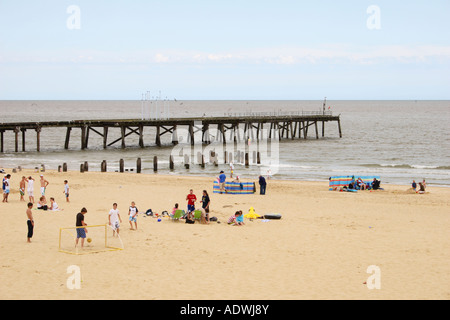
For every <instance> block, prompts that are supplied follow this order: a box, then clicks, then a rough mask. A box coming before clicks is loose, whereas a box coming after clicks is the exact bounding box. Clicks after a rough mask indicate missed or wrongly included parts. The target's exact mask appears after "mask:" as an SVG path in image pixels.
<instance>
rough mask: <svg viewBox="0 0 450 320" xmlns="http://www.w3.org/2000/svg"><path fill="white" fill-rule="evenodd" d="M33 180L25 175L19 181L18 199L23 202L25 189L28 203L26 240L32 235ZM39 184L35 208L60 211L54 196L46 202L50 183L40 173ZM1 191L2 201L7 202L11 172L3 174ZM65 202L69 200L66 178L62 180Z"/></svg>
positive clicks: (29, 240)
mask: <svg viewBox="0 0 450 320" xmlns="http://www.w3.org/2000/svg"><path fill="white" fill-rule="evenodd" d="M34 182H35V179H34V178H33V177H32V176H29V177H26V176H22V179H21V180H20V182H19V194H20V199H19V201H23V202H25V201H26V200H25V191H26V192H27V195H28V203H27V210H26V215H27V229H28V233H27V242H31V238H32V237H33V233H34V218H33V212H32V209H33V207H34V204H35V199H34ZM39 184H40V197H39V201H38V202H37V206H36V209H38V210H43V211H60V210H63V209H61V208H60V207H59V205H58V204H57V203H56V201H55V198H54V197H50V204H47V199H46V197H45V192H46V189H47V186H48V185H49V184H50V182H49V181H48V180H46V179H45V178H44V175H43V174H41V175H40V179H39ZM2 192H3V202H4V203H8V200H9V194H10V193H11V174H5V175H4V177H3V180H2ZM63 193H64V194H65V198H66V202H70V200H69V183H68V181H67V180H64V191H63Z"/></svg>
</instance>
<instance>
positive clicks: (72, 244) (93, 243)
mask: <svg viewBox="0 0 450 320" xmlns="http://www.w3.org/2000/svg"><path fill="white" fill-rule="evenodd" d="M83 228H85V229H86V231H87V232H86V233H85V234H86V238H85V239H84V244H83V247H81V238H80V239H78V244H77V245H76V240H77V229H83ZM122 249H123V243H122V240H121V239H120V236H119V235H118V234H117V232H113V228H112V227H111V226H109V225H107V224H102V225H92V226H84V227H71V228H60V229H59V244H58V250H59V251H60V252H64V253H70V254H88V253H97V252H104V251H114V250H122Z"/></svg>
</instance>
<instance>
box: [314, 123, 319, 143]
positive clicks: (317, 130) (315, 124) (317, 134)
mask: <svg viewBox="0 0 450 320" xmlns="http://www.w3.org/2000/svg"><path fill="white" fill-rule="evenodd" d="M314 127H315V128H316V139H319V128H318V126H317V120H316V121H314Z"/></svg>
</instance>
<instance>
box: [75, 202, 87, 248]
mask: <svg viewBox="0 0 450 320" xmlns="http://www.w3.org/2000/svg"><path fill="white" fill-rule="evenodd" d="M86 213H87V209H86V208H82V209H81V211H80V212H79V213H78V214H77V221H76V224H75V226H76V227H77V239H76V240H75V248H76V247H77V246H78V241H79V240H80V239H81V248H83V247H84V239H86V233H87V232H88V231H87V228H85V227H86V226H87V224H86V223H85V222H84V216H85V214H86Z"/></svg>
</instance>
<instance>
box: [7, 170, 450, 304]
mask: <svg viewBox="0 0 450 320" xmlns="http://www.w3.org/2000/svg"><path fill="white" fill-rule="evenodd" d="M7 172H8V173H11V170H8V171H7ZM23 175H24V176H29V175H31V176H33V177H34V179H36V182H35V187H34V194H35V198H36V201H38V195H39V181H38V180H39V173H36V172H34V171H33V170H23V171H22V172H17V173H13V174H12V179H11V190H12V191H11V194H10V196H9V203H0V219H1V221H2V222H1V225H2V226H3V228H2V231H1V232H0V256H1V263H0V282H1V283H2V285H1V287H0V299H133V300H139V299H156V300H165V299H179V300H204V299H213V300H217V299H218V300H227V299H243V300H245V299H256V300H258V299H269V300H272V299H275V300H279V299H287V300H298V299H449V298H450V276H449V273H448V270H449V267H450V250H449V249H450V237H449V233H448V230H449V226H450V220H449V212H450V210H449V209H450V188H439V187H428V188H427V191H428V193H427V194H423V195H419V194H414V193H410V192H407V189H409V186H399V185H386V184H384V185H383V184H382V187H384V188H385V190H384V191H374V192H370V191H360V192H357V193H351V192H336V191H329V190H328V183H327V182H301V181H300V182H299V181H279V180H269V181H268V187H267V194H266V195H264V196H262V195H259V194H258V193H256V194H254V195H220V194H213V192H212V186H213V180H214V177H211V178H204V177H190V176H178V175H158V174H155V175H153V174H150V175H139V174H136V173H112V172H111V173H100V172H85V173H79V172H66V173H58V172H56V171H48V170H47V171H46V172H45V173H44V175H45V178H46V179H47V180H48V181H49V182H50V184H49V186H48V187H47V190H46V196H47V199H49V198H50V197H55V199H56V201H57V203H58V204H59V206H60V208H62V209H63V210H62V211H59V212H51V211H41V210H33V211H32V212H33V215H34V220H35V230H34V236H33V238H32V243H30V244H28V243H27V242H26V235H27V224H26V221H27V217H26V214H25V212H26V203H27V202H20V201H19V197H20V195H19V191H18V188H19V182H20V179H21V177H22V176H23ZM65 179H67V180H68V181H69V185H70V201H71V202H70V203H66V202H65V198H64V194H63V191H64V183H63V181H64V180H65ZM244 181H252V180H248V179H244ZM253 181H255V182H256V181H257V179H256V177H255V179H254V180H253ZM191 188H192V189H193V190H194V193H195V194H196V195H197V198H201V193H202V190H203V189H206V190H207V191H208V192H209V195H210V197H211V213H210V214H211V216H215V217H217V218H218V220H219V221H220V222H221V223H217V222H211V223H210V224H208V225H203V224H200V223H198V222H196V223H195V224H193V225H188V224H185V223H184V221H179V222H173V221H170V220H169V219H167V218H163V219H162V221H161V222H158V220H157V219H156V218H152V217H144V216H143V215H139V217H138V230H136V231H134V230H130V226H129V223H128V216H127V213H128V207H129V205H130V203H131V201H135V202H136V206H137V207H138V208H139V210H140V211H141V212H145V211H146V210H147V209H149V208H151V209H152V210H153V211H154V212H158V213H160V212H162V211H163V210H167V211H171V210H172V208H173V205H174V204H175V203H179V204H180V207H181V208H182V209H185V208H186V200H185V199H186V195H187V194H188V193H189V189H191ZM25 198H26V199H28V197H27V196H25ZM113 202H117V203H118V209H119V210H120V214H121V217H122V220H123V222H122V224H121V229H120V236H121V240H122V241H123V246H124V249H123V250H119V251H106V252H100V253H91V254H84V255H72V254H67V253H62V252H59V251H58V235H59V229H60V228H61V227H73V226H75V217H76V214H77V213H78V212H79V211H80V209H81V208H82V207H86V208H87V210H88V213H87V214H86V216H85V221H86V223H87V224H88V225H96V224H105V223H106V222H107V215H108V212H109V210H110V209H111V208H112V203H113ZM197 205H199V204H198V203H197ZM250 207H254V208H255V211H256V213H258V214H261V215H264V214H269V213H279V214H281V215H282V219H281V220H270V221H263V220H259V219H258V220H253V221H250V220H248V219H246V220H245V225H244V226H242V227H235V226H230V225H227V223H226V221H227V219H228V217H229V216H231V215H232V214H234V212H235V211H236V210H242V211H244V213H246V212H247V211H248V209H249V208H250ZM74 240H75V239H74ZM94 241H97V240H94ZM73 265H75V266H78V267H79V268H80V272H81V278H82V283H81V288H80V289H70V288H68V286H67V280H68V278H69V277H70V275H71V274H69V273H67V270H68V267H69V266H73ZM369 266H377V267H379V270H380V278H379V280H380V284H381V287H380V289H369V288H368V286H367V285H366V282H368V281H369V280H368V279H369V277H370V276H371V273H368V272H367V268H368V267H369Z"/></svg>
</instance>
